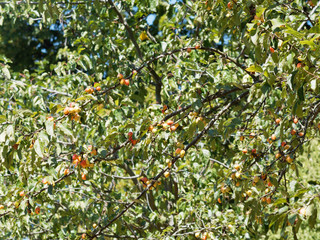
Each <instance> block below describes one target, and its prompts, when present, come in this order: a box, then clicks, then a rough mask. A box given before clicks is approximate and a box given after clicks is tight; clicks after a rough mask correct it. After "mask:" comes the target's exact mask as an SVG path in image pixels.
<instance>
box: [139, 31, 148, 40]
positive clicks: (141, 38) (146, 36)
mask: <svg viewBox="0 0 320 240" xmlns="http://www.w3.org/2000/svg"><path fill="white" fill-rule="evenodd" d="M139 38H140V40H141V41H144V40H147V39H149V38H148V35H147V34H146V32H144V31H143V32H142V33H141V34H140V37H139Z"/></svg>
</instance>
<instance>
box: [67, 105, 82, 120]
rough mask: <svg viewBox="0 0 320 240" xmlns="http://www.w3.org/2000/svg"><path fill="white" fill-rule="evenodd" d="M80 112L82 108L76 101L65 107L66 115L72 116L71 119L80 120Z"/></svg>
mask: <svg viewBox="0 0 320 240" xmlns="http://www.w3.org/2000/svg"><path fill="white" fill-rule="evenodd" d="M79 112H81V108H80V106H79V105H77V104H76V103H74V102H72V103H70V104H69V106H67V107H65V109H64V110H63V113H64V115H68V116H71V120H75V121H79V120H80V115H79Z"/></svg>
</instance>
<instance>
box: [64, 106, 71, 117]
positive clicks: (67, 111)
mask: <svg viewBox="0 0 320 240" xmlns="http://www.w3.org/2000/svg"><path fill="white" fill-rule="evenodd" d="M69 109H70V108H69V107H66V108H65V109H64V110H63V113H64V115H68V114H69Z"/></svg>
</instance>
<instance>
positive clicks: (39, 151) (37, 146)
mask: <svg viewBox="0 0 320 240" xmlns="http://www.w3.org/2000/svg"><path fill="white" fill-rule="evenodd" d="M33 147H34V150H35V151H36V153H37V154H38V155H39V157H41V158H43V153H42V152H43V150H42V147H41V144H40V141H39V139H37V140H36V141H35V143H34V145H33Z"/></svg>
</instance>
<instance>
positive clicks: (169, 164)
mask: <svg viewBox="0 0 320 240" xmlns="http://www.w3.org/2000/svg"><path fill="white" fill-rule="evenodd" d="M166 163H167V165H168V168H171V166H172V162H171V160H170V159H167V160H166Z"/></svg>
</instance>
